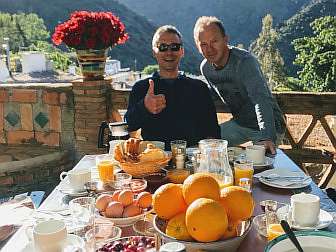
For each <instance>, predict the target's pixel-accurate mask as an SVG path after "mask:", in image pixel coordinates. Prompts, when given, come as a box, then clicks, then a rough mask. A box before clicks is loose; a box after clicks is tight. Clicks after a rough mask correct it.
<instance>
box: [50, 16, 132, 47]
mask: <svg viewBox="0 0 336 252" xmlns="http://www.w3.org/2000/svg"><path fill="white" fill-rule="evenodd" d="M127 39H128V34H127V33H126V32H125V25H124V24H123V23H122V22H121V21H120V20H119V18H118V17H116V16H114V15H113V13H111V12H88V11H75V12H73V13H71V15H70V19H69V20H67V21H65V22H64V23H62V24H59V25H58V26H56V28H55V32H54V34H53V36H52V41H53V42H54V44H55V45H59V44H61V43H62V42H63V43H65V44H66V45H67V46H69V47H73V48H75V49H88V48H89V49H103V48H108V47H110V46H115V45H118V44H123V43H125V42H126V41H127Z"/></svg>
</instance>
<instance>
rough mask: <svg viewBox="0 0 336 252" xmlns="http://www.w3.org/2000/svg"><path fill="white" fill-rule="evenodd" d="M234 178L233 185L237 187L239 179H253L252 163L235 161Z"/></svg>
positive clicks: (243, 160) (242, 160) (244, 160)
mask: <svg viewBox="0 0 336 252" xmlns="http://www.w3.org/2000/svg"><path fill="white" fill-rule="evenodd" d="M233 167H234V178H235V185H239V180H240V179H241V178H248V179H250V180H251V181H252V179H253V172H254V170H253V163H252V162H251V161H249V160H246V159H241V160H237V161H235V162H234V165H233Z"/></svg>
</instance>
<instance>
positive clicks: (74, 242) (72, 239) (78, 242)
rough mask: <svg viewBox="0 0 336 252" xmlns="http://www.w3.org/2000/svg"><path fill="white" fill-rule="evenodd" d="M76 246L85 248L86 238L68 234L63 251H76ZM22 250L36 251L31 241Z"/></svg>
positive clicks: (27, 251) (23, 251)
mask: <svg viewBox="0 0 336 252" xmlns="http://www.w3.org/2000/svg"><path fill="white" fill-rule="evenodd" d="M76 248H77V249H78V248H81V249H84V248H85V242H84V240H83V239H82V238H80V237H79V236H77V235H73V234H68V236H67V240H66V243H65V248H64V249H63V250H62V251H63V252H71V251H75V249H76ZM22 252H36V250H35V246H34V243H33V242H29V243H28V244H27V246H26V247H25V248H24V249H23V250H22Z"/></svg>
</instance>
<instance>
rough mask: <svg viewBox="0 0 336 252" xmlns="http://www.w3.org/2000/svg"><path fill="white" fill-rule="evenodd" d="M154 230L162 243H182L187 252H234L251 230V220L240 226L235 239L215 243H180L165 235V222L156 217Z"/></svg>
mask: <svg viewBox="0 0 336 252" xmlns="http://www.w3.org/2000/svg"><path fill="white" fill-rule="evenodd" d="M153 224H154V228H155V230H156V231H157V232H158V233H159V234H160V236H161V237H162V238H163V240H164V242H165V243H166V242H176V241H177V242H182V243H183V244H184V245H185V246H186V248H187V251H188V250H190V251H194V250H195V251H196V250H197V251H198V250H202V251H221V252H232V251H236V250H237V249H238V247H239V245H240V243H241V242H242V241H243V240H244V238H245V236H246V235H247V233H248V232H249V231H250V230H251V226H252V225H251V220H248V221H245V222H244V225H241V228H240V232H239V233H240V235H239V236H237V237H233V238H229V239H226V240H219V241H215V242H191V241H181V240H177V239H175V238H173V237H171V236H168V235H166V234H165V230H166V226H167V221H165V220H163V219H161V218H159V217H158V216H155V217H154V221H153Z"/></svg>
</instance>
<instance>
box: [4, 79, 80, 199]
mask: <svg viewBox="0 0 336 252" xmlns="http://www.w3.org/2000/svg"><path fill="white" fill-rule="evenodd" d="M73 96H74V95H73V92H72V85H71V83H43V84H41V83H36V84H34V83H24V84H1V85H0V196H10V195H15V194H18V193H22V192H30V191H32V190H44V191H46V192H50V190H52V189H53V188H54V187H55V185H56V184H57V183H58V182H59V174H60V172H61V171H63V170H69V169H71V168H72V167H73V166H74V155H73V153H74V150H75V141H74V138H75V137H74V136H75V135H74V100H73V99H74V97H73Z"/></svg>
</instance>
